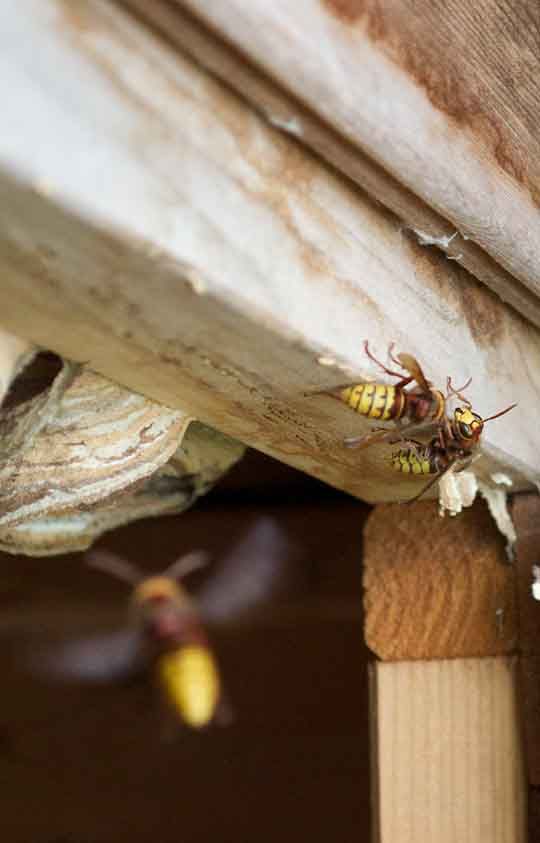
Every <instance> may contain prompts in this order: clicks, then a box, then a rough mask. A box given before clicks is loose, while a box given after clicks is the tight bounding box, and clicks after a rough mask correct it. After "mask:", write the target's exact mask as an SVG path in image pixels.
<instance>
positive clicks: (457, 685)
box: [372, 658, 527, 843]
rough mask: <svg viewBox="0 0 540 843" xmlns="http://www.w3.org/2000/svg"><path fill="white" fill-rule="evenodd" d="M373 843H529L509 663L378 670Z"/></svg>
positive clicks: (442, 663)
mask: <svg viewBox="0 0 540 843" xmlns="http://www.w3.org/2000/svg"><path fill="white" fill-rule="evenodd" d="M372 684H373V693H372V717H374V718H375V725H374V737H375V747H374V751H375V753H376V757H375V769H376V773H377V775H376V780H375V782H374V784H375V793H374V811H375V814H376V821H377V826H378V836H377V837H376V838H375V839H376V840H377V843H396V841H398V840H399V841H400V843H432V841H435V840H436V841H437V843H478V841H480V840H485V841H488V840H489V841H490V843H525V841H526V839H527V837H526V831H525V814H526V804H525V803H526V789H525V782H524V776H523V761H522V753H521V746H520V731H519V717H518V711H517V707H516V700H515V670H514V666H513V662H512V660H511V659H505V658H494V659H463V660H462V659H456V660H451V661H433V662H428V663H422V662H400V663H397V664H387V663H381V662H379V663H378V664H376V665H375V666H374V667H373V669H372Z"/></svg>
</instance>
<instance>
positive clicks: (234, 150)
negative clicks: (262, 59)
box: [0, 0, 540, 501]
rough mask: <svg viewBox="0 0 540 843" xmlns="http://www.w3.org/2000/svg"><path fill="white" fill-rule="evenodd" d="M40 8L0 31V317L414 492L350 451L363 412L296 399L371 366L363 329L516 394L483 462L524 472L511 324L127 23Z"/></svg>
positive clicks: (481, 403) (527, 468)
mask: <svg viewBox="0 0 540 843" xmlns="http://www.w3.org/2000/svg"><path fill="white" fill-rule="evenodd" d="M53 7H54V9H55V10H56V14H55V15H50V14H49V13H48V12H45V11H44V7H43V6H42V4H40V3H39V2H37V0H30V3H29V4H25V6H24V7H22V6H21V5H18V4H14V5H13V10H12V12H13V13H12V14H11V15H10V18H9V20H10V29H9V31H6V33H4V36H5V38H6V43H5V47H6V49H5V51H4V53H3V56H4V59H5V68H4V69H5V78H6V84H8V85H9V86H11V89H12V90H17V96H16V97H15V96H14V97H11V98H9V101H8V102H7V103H6V109H7V110H8V111H9V114H8V112H7V111H6V122H7V123H8V124H9V125H10V127H11V129H12V131H11V132H10V133H4V134H3V135H2V136H1V137H0V157H1V160H2V162H3V166H2V168H0V193H1V198H2V202H1V206H0V217H1V219H0V222H1V226H0V229H1V235H0V262H1V265H2V267H3V269H4V275H3V282H2V285H1V288H0V304H1V309H2V315H1V320H0V321H1V322H2V323H3V325H4V326H5V327H7V328H9V329H10V330H11V331H13V332H14V333H15V334H18V335H20V336H23V337H25V338H28V339H30V340H32V341H34V342H37V343H38V344H39V345H41V346H42V347H45V348H52V349H53V350H56V351H57V352H59V353H60V354H62V355H63V356H65V357H68V358H71V359H75V360H85V361H89V363H90V365H91V367H92V368H93V369H94V370H96V371H97V372H99V373H101V374H104V375H106V376H107V377H109V378H111V379H113V380H115V381H116V382H118V383H119V384H121V385H124V386H127V387H129V388H131V389H133V390H135V391H139V392H141V393H143V394H146V395H147V396H148V397H150V398H153V399H154V400H157V401H161V402H162V403H164V404H166V405H167V406H169V407H172V408H173V409H180V410H182V411H184V412H186V413H187V414H189V415H193V416H195V417H197V418H200V419H201V420H202V421H204V422H206V423H208V424H210V425H211V426H213V427H216V428H217V429H219V430H222V431H223V432H225V433H227V434H229V435H232V436H233V437H235V438H237V439H239V440H241V441H243V442H245V443H247V444H249V445H252V446H254V447H256V448H260V449H261V450H263V451H264V452H266V453H269V454H271V455H273V456H276V457H277V458H279V459H281V460H283V461H285V462H288V463H290V464H292V465H295V466H297V467H299V468H301V469H302V470H303V471H306V472H308V473H311V474H314V475H316V476H318V477H320V478H321V479H323V480H325V481H326V482H329V483H331V484H333V485H335V486H337V487H339V488H343V489H346V490H348V491H350V492H351V493H353V494H355V495H357V496H359V497H362V498H365V499H367V500H371V501H379V500H395V499H396V498H403V497H409V496H411V495H412V494H414V493H415V492H416V491H417V490H418V483H415V482H414V481H406V480H404V479H403V478H401V477H396V475H394V474H393V473H392V472H389V466H388V461H387V458H388V449H384V448H383V449H370V450H369V451H367V452H366V453H365V455H361V454H358V453H354V452H351V451H349V450H347V449H345V448H344V447H343V446H342V440H343V437H344V436H347V435H352V434H354V433H358V432H361V431H362V430H363V429H364V430H365V429H366V427H367V425H366V424H365V423H363V422H362V420H360V419H359V418H358V417H357V416H355V414H353V413H352V412H350V411H349V410H348V409H347V408H345V407H342V406H341V405H340V404H339V402H337V401H334V400H332V399H331V398H328V397H326V396H324V395H313V394H312V392H313V391H316V390H320V389H321V388H324V387H327V386H333V385H335V384H336V383H342V382H343V381H344V380H348V379H350V378H356V377H357V376H358V377H372V378H373V377H374V376H375V377H376V376H380V373H377V371H376V370H374V369H373V368H372V367H371V365H370V366H369V367H368V366H367V365H366V363H367V361H366V358H365V356H364V354H363V350H362V344H361V340H362V339H363V338H369V339H370V340H371V342H372V344H373V347H374V349H375V350H376V351H378V352H379V353H380V354H384V351H385V349H386V348H387V345H388V343H389V341H390V340H395V341H396V343H397V344H398V346H399V347H400V348H404V349H405V350H407V351H409V352H411V353H414V354H416V355H417V356H418V357H419V358H420V359H421V361H422V362H423V363H424V365H425V366H426V369H427V374H428V377H430V378H431V379H433V381H434V382H436V383H441V384H444V383H445V380H446V376H447V374H449V373H450V372H451V374H452V375H453V377H454V378H455V380H456V382H459V381H463V380H465V379H466V378H467V377H468V375H469V374H471V375H473V376H474V394H473V395H472V398H473V400H474V404H475V408H477V409H478V410H479V411H480V412H482V413H484V414H485V413H488V412H492V411H495V410H497V409H499V408H501V407H503V406H506V405H507V404H508V403H509V402H510V401H512V400H518V401H519V402H520V404H521V407H522V408H523V409H521V410H520V413H514V414H510V415H509V416H505V417H503V418H501V419H500V420H497V422H496V423H493V425H490V426H489V428H486V434H485V443H486V454H487V453H488V452H489V459H486V462H485V466H486V470H487V471H488V473H489V472H493V471H496V470H499V471H500V470H505V471H507V472H509V473H510V474H511V475H512V477H513V479H514V482H515V484H516V485H515V488H525V487H526V486H527V483H528V482H530V481H531V480H534V478H535V477H536V476H537V475H539V476H540V457H539V454H540V448H538V442H537V433H536V428H535V425H534V424H533V423H531V417H532V410H531V411H529V409H528V408H532V407H534V405H535V403H536V400H537V395H538V394H539V393H540V382H539V376H538V373H537V370H536V369H535V367H534V366H532V365H529V361H530V360H534V359H536V358H537V357H540V337H539V335H538V333H537V332H536V331H535V330H534V329H533V328H532V327H531V326H530V325H529V324H528V323H527V322H526V321H525V320H523V319H521V318H520V317H519V316H517V315H516V314H515V313H513V312H512V311H511V310H510V309H508V308H505V307H504V306H502V304H501V302H500V301H499V300H498V299H497V298H496V297H495V296H494V295H492V294H491V293H489V291H487V290H486V289H485V288H484V287H482V286H481V285H479V284H478V283H477V282H475V281H474V280H473V279H472V278H471V277H470V276H469V275H467V274H466V273H464V272H463V270H461V269H460V268H457V267H455V266H453V265H452V264H449V262H448V261H446V260H445V259H444V258H442V257H440V258H439V257H437V256H435V255H433V254H431V253H429V254H428V253H426V250H425V249H422V248H421V247H419V246H418V245H415V244H414V243H412V242H410V240H408V239H407V238H405V237H403V236H402V232H401V230H400V226H399V224H398V223H397V222H396V221H395V219H394V218H391V217H390V216H389V215H388V214H386V213H385V212H382V211H381V210H380V209H378V208H376V207H374V205H373V204H372V203H371V202H370V201H369V200H367V199H366V198H365V197H364V196H363V195H361V194H360V192H359V191H358V190H356V189H352V188H351V186H350V185H348V184H346V183H345V182H344V181H343V180H342V179H341V178H339V177H338V176H336V174H335V173H333V172H331V171H330V170H329V169H328V168H327V167H326V166H324V165H323V164H321V162H320V161H319V160H317V159H315V158H313V157H311V156H310V155H307V154H306V152H305V151H304V150H301V149H300V148H299V147H298V146H297V145H296V144H295V143H294V142H292V141H291V140H288V139H287V138H285V137H284V136H283V135H282V134H281V133H278V132H276V131H275V130H272V129H270V128H269V127H268V125H267V123H266V121H264V120H262V119H261V118H260V117H258V116H257V115H256V114H255V113H254V112H253V111H252V110H251V109H249V108H247V107H246V105H245V103H244V102H242V101H240V100H239V99H238V97H236V96H235V95H234V94H233V93H231V91H230V90H229V89H227V88H225V87H224V86H223V85H221V84H219V83H217V82H216V81H215V80H214V79H212V78H211V77H210V76H209V75H208V74H207V73H206V72H204V71H202V70H201V69H200V67H198V66H196V65H195V64H194V63H193V62H192V61H190V60H189V59H186V58H185V57H181V56H179V55H178V53H177V51H172V50H169V49H167V48H166V46H165V45H164V44H163V41H162V40H161V39H160V38H157V37H155V36H153V35H152V33H150V32H149V31H148V28H147V27H145V26H141V25H140V24H138V23H137V22H136V21H134V20H133V18H132V17H131V16H130V15H127V14H126V13H125V12H122V11H120V10H118V9H115V8H114V7H111V6H110V5H108V4H103V3H98V2H88V3H85V4H81V5H77V7H76V8H75V7H74V6H73V4H70V3H69V4H68V3H62V2H60V0H54V3H53ZM36 55H40V56H41V57H42V58H41V60H40V63H39V65H38V64H36V62H35V56H36ZM128 67H129V72H127V71H126V68H128ZM74 102H76V103H79V104H84V107H82V105H81V107H80V108H77V109H72V108H71V106H70V104H71V103H74ZM47 127H51V133H50V134H49V135H48V136H47V139H46V138H45V137H44V135H43V132H47ZM96 127H99V132H98V134H99V139H100V142H99V143H97V142H96V131H98V130H97V129H96ZM38 134H39V135H40V136H41V138H42V142H41V143H40V144H39V148H38V149H36V144H35V142H34V138H35V137H36V136H37V135H38ZM111 173H114V174H115V177H114V178H111V177H110V174H111ZM332 363H335V365H328V364H332ZM516 372H518V373H520V374H519V376H517V377H516ZM495 449H496V450H495Z"/></svg>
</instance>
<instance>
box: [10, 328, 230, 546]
mask: <svg viewBox="0 0 540 843" xmlns="http://www.w3.org/2000/svg"><path fill="white" fill-rule="evenodd" d="M0 349H1V351H2V353H1V354H0V358H1V362H0V401H1V400H3V404H2V407H1V409H0V550H4V551H8V552H9V553H25V554H28V555H32V556H45V555H52V554H56V553H66V552H68V551H73V550H84V549H85V548H87V547H89V545H91V544H92V542H93V541H94V540H95V539H96V538H97V537H98V536H100V535H101V534H102V533H103V532H105V531H106V530H111V529H113V528H114V527H118V526H120V525H122V524H127V523H129V522H130V521H134V520H136V519H138V518H147V517H149V516H155V515H163V514H165V513H174V512H182V511H183V510H184V509H187V508H188V507H190V506H191V505H192V504H193V503H194V501H195V500H196V499H197V497H199V496H200V495H202V494H204V492H206V491H207V490H208V489H209V488H210V487H211V486H212V485H213V484H214V483H215V482H216V481H217V480H218V479H219V478H220V477H221V476H222V475H223V474H224V473H225V472H226V471H227V470H228V469H229V468H230V467H231V466H232V465H233V464H234V463H235V462H237V460H239V459H240V457H241V456H242V454H243V452H244V448H243V446H242V445H240V443H238V442H236V441H234V440H232V439H229V438H228V437H226V436H224V435H223V434H221V433H218V432H217V431H215V430H213V429H211V428H209V427H206V426H205V425H203V424H201V423H199V422H197V421H195V420H193V419H192V418H191V417H189V416H187V415H186V414H184V413H182V412H181V411H179V410H172V409H170V408H169V407H165V406H163V405H161V404H157V403H156V402H154V401H150V400H149V399H148V398H145V397H144V396H142V395H139V394H137V393H135V392H131V391H130V390H128V389H124V388H123V387H120V386H117V385H116V384H114V383H112V382H111V381H108V380H107V379H106V378H104V377H102V376H101V375H97V374H96V373H94V372H92V371H90V370H89V369H88V368H87V367H86V366H84V365H79V364H74V363H70V362H68V361H63V363H62V365H61V368H60V370H59V371H58V367H57V370H56V372H55V373H54V375H53V377H52V382H51V381H50V379H49V383H48V385H47V386H46V388H45V389H43V390H41V391H39V392H38V393H37V394H34V395H33V397H28V393H29V392H30V393H31V392H32V390H33V391H34V392H35V387H36V384H35V383H33V380H34V381H35V380H36V377H35V376H34V379H32V377H31V376H30V373H31V368H33V367H35V366H37V363H36V362H35V363H34V366H33V367H31V368H27V369H26V371H25V372H23V374H22V375H21V372H22V370H23V369H24V368H25V367H26V366H27V365H28V363H30V361H32V360H35V359H36V358H37V354H38V350H37V349H36V348H33V347H31V346H29V345H28V344H27V343H24V342H22V341H20V340H17V339H15V338H13V337H9V336H7V335H5V334H2V333H0ZM37 362H38V363H39V359H38V361H37ZM42 363H43V360H42ZM45 364H48V365H49V366H50V365H51V363H50V360H47V358H45ZM42 368H43V365H42ZM18 375H20V377H17V376H18ZM25 376H26V378H25ZM37 380H39V377H38V378H37ZM21 381H22V382H23V384H22V387H23V388H22V389H21ZM18 393H19V394H18ZM20 393H22V395H21V394H20Z"/></svg>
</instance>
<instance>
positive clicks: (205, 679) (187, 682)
mask: <svg viewBox="0 0 540 843" xmlns="http://www.w3.org/2000/svg"><path fill="white" fill-rule="evenodd" d="M157 672H158V676H159V679H160V682H161V685H162V688H163V690H164V691H165V695H166V697H167V699H168V701H169V703H170V704H171V705H172V706H173V708H174V709H176V711H177V713H178V714H179V715H180V716H181V718H182V719H183V720H184V721H185V722H186V723H187V724H188V726H191V727H192V728H194V729H197V728H201V726H206V725H208V723H210V721H211V720H212V718H213V716H214V714H215V711H216V707H217V704H218V702H219V697H220V681H219V676H218V672H217V668H216V663H215V661H214V658H213V656H212V653H211V652H210V650H209V649H208V647H204V646H198V645H189V646H187V647H179V648H178V649H177V650H170V651H168V652H166V653H162V655H161V656H159V658H158V662H157Z"/></svg>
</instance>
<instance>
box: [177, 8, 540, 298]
mask: <svg viewBox="0 0 540 843" xmlns="http://www.w3.org/2000/svg"><path fill="white" fill-rule="evenodd" d="M176 2H178V4H179V5H180V6H182V7H187V8H189V9H190V10H191V11H192V12H194V13H195V14H196V15H197V16H199V17H200V18H201V19H202V20H204V21H205V22H206V23H207V24H209V25H210V26H212V27H213V28H214V29H215V30H216V31H218V32H219V33H220V35H222V36H223V37H225V38H226V39H227V40H228V41H230V42H231V43H232V44H234V45H235V46H236V47H237V48H238V49H239V50H240V51H241V52H242V53H243V54H245V55H247V56H248V57H249V58H250V59H252V60H253V61H254V62H255V63H256V64H257V65H258V66H259V67H261V68H263V69H264V71H265V72H266V73H267V74H268V75H269V76H272V77H273V78H275V79H276V80H278V82H279V83H280V84H281V85H283V87H284V88H286V89H288V90H290V91H291V93H293V94H294V95H295V96H296V97H297V98H298V99H299V100H300V101H301V102H303V103H304V104H306V105H308V106H309V108H311V109H312V110H313V111H314V112H316V113H317V114H318V115H319V116H320V117H321V118H322V119H323V120H324V121H326V122H327V123H329V124H330V125H331V126H333V127H334V128H335V129H336V130H337V131H338V132H339V133H340V134H342V135H343V137H344V138H346V139H347V140H349V141H350V142H352V143H353V144H354V145H355V146H357V147H358V148H359V149H361V150H363V152H365V153H367V154H368V155H369V156H370V157H371V158H372V159H373V160H374V161H375V162H377V163H378V164H380V165H381V166H382V167H383V168H384V169H385V170H387V171H388V172H389V173H390V174H392V175H393V176H394V177H395V178H396V179H397V180H398V181H399V182H400V183H401V184H402V185H404V186H405V187H406V188H408V189H409V190H411V191H412V192H413V193H414V194H416V195H417V196H419V197H420V198H421V199H422V200H423V201H424V202H425V203H426V204H427V205H429V206H431V207H432V208H433V209H434V210H435V211H436V212H438V213H439V214H440V215H441V216H442V217H444V218H445V219H446V220H448V221H449V222H451V223H452V225H453V226H454V232H457V237H456V240H457V241H458V242H461V241H462V240H463V239H464V240H467V239H469V238H470V239H472V240H474V242H475V243H477V244H478V245H479V246H480V247H481V248H482V249H484V250H485V251H486V252H487V253H488V255H491V257H492V258H494V259H495V261H496V262H497V263H500V264H501V266H503V267H505V268H506V269H507V270H508V271H509V272H511V273H512V274H513V275H515V276H516V278H519V279H520V280H521V281H522V283H523V284H524V285H525V286H526V287H528V288H529V289H530V290H532V291H533V292H534V293H535V294H536V295H537V296H538V294H539V293H540V281H539V279H540V259H539V257H538V248H537V245H536V244H537V243H538V240H539V237H540V221H539V218H538V208H537V203H538V198H539V195H540V137H539V133H538V125H537V120H536V114H537V110H538V105H539V102H540V89H539V86H538V81H537V80H538V71H539V70H540V60H539V55H540V54H539V51H538V38H537V33H538V31H539V27H540V12H539V9H538V4H537V3H535V2H534V0H526V1H525V0H524V2H522V3H520V5H519V8H517V7H516V5H515V4H514V3H512V2H511V0H481V2H477V3H475V4H474V6H471V4H470V3H465V2H463V0H452V2H450V3H447V4H445V5H444V6H441V5H440V4H438V5H434V4H433V3H430V2H429V0H420V2H418V0H397V2H393V3H391V4H386V5H384V6H381V4H379V3H368V4H365V3H355V2H343V0H324V2H319V0H301V2H298V3H289V2H287V0H278V2H274V3H266V2H265V0H254V2H251V3H244V2H242V0H229V2H228V3H213V2H211V0H176ZM301 132H302V126H301V123H300V124H299V127H298V132H297V133H299V134H301ZM441 234H443V236H444V233H443V232H441ZM455 245H457V243H456V244H455Z"/></svg>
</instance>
